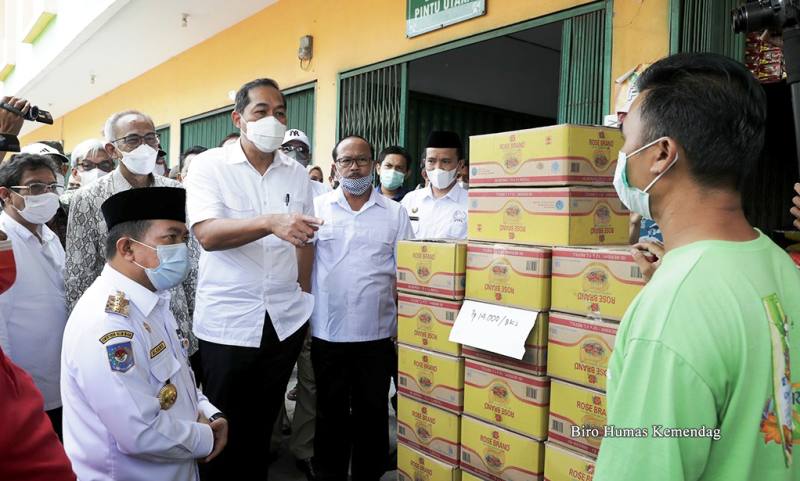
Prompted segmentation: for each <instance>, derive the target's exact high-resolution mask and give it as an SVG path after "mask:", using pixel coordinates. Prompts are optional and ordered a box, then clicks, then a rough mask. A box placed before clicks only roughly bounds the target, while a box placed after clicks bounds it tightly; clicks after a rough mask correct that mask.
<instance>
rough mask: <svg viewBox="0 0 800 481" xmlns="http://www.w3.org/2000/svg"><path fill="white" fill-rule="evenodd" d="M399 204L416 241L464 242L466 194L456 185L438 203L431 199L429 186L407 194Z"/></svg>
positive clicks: (465, 233) (466, 207) (465, 232)
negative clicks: (409, 223) (407, 217)
mask: <svg viewBox="0 0 800 481" xmlns="http://www.w3.org/2000/svg"><path fill="white" fill-rule="evenodd" d="M401 204H403V207H405V208H406V210H407V211H408V215H409V216H411V227H413V228H414V237H415V238H417V239H466V238H467V209H468V206H467V191H466V190H465V189H464V188H463V187H461V186H460V185H459V184H458V182H456V184H455V185H454V186H453V188H452V189H450V192H448V193H447V195H445V196H444V197H441V198H439V199H434V197H433V191H432V189H431V186H428V187H425V188H423V189H417V190H414V191H412V192H409V193H408V194H406V196H405V197H403V200H402V202H401Z"/></svg>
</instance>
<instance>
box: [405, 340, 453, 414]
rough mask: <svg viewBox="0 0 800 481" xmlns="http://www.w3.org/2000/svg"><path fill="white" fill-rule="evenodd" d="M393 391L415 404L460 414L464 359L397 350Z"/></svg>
mask: <svg viewBox="0 0 800 481" xmlns="http://www.w3.org/2000/svg"><path fill="white" fill-rule="evenodd" d="M398 364H399V370H398V373H397V384H398V386H397V391H398V392H399V393H401V394H405V395H406V396H409V397H411V398H414V399H416V400H418V401H424V402H426V403H430V404H433V405H435V406H437V407H441V408H444V409H447V410H448V411H451V412H455V413H460V412H461V408H462V407H463V405H464V358H461V357H453V356H448V355H446V354H439V353H435V352H433V351H425V350H423V349H418V348H415V347H411V346H404V345H402V344H400V345H399V348H398Z"/></svg>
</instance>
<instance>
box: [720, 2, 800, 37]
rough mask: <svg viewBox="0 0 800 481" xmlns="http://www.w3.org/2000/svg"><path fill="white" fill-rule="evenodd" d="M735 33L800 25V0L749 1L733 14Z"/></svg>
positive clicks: (777, 30) (778, 31) (775, 29)
mask: <svg viewBox="0 0 800 481" xmlns="http://www.w3.org/2000/svg"><path fill="white" fill-rule="evenodd" d="M731 17H732V20H733V31H734V32H735V33H742V32H760V31H762V30H771V31H773V32H775V33H781V32H782V31H783V29H785V28H789V27H794V26H796V25H797V24H798V23H800V0H747V3H745V4H744V5H742V6H741V7H739V8H736V9H734V10H733V11H732V12H731Z"/></svg>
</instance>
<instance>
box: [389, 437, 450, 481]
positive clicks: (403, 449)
mask: <svg viewBox="0 0 800 481" xmlns="http://www.w3.org/2000/svg"><path fill="white" fill-rule="evenodd" d="M397 479H398V481H460V480H461V470H460V469H458V467H457V466H453V465H450V464H446V463H443V462H441V461H439V460H437V459H434V458H432V457H430V456H428V455H427V454H425V453H421V452H419V451H415V450H414V449H411V448H410V447H408V446H405V445H403V444H398V445H397Z"/></svg>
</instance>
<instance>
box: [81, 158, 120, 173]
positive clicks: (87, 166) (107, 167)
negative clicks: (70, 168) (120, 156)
mask: <svg viewBox="0 0 800 481" xmlns="http://www.w3.org/2000/svg"><path fill="white" fill-rule="evenodd" d="M78 165H80V166H81V169H82V170H83V171H84V172H88V171H90V170H94V169H100V170H102V171H103V172H111V171H112V170H114V161H112V160H104V161H102V162H100V163H97V164H95V163H93V162H86V161H84V162H81V163H80V164H78Z"/></svg>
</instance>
